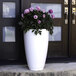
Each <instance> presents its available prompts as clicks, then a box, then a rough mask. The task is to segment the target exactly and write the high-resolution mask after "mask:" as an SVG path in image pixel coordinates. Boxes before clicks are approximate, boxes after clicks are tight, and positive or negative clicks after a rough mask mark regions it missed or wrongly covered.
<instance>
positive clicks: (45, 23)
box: [20, 9, 53, 35]
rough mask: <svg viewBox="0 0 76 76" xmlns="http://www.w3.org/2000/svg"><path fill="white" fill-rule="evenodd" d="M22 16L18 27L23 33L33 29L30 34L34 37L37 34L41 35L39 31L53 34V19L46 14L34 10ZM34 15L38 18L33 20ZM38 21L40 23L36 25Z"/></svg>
mask: <svg viewBox="0 0 76 76" xmlns="http://www.w3.org/2000/svg"><path fill="white" fill-rule="evenodd" d="M22 15H23V16H22V17H21V21H20V25H21V28H22V29H23V31H25V32H27V31H28V30H30V29H33V30H32V32H34V33H35V34H36V35H37V34H38V33H39V34H40V35H41V29H46V30H48V31H49V32H50V34H52V33H53V18H52V17H51V15H50V14H49V13H48V12H43V11H41V10H40V11H38V10H36V9H34V10H33V11H30V12H29V13H27V14H24V13H23V14H22ZM34 15H36V16H38V18H37V19H35V18H34ZM43 15H45V17H43ZM38 20H40V21H41V22H40V23H38Z"/></svg>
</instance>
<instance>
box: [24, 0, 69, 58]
mask: <svg viewBox="0 0 76 76" xmlns="http://www.w3.org/2000/svg"><path fill="white" fill-rule="evenodd" d="M27 3H28V4H27ZM23 5H24V6H23V9H25V8H29V7H36V6H40V7H41V8H42V9H45V10H46V11H48V9H53V11H54V14H55V19H54V34H53V35H52V36H50V35H49V36H50V38H49V47H48V57H47V58H52V57H53V58H54V57H56V58H57V57H68V21H67V20H66V21H65V19H68V5H65V4H64V0H24V1H23ZM65 10H66V11H65ZM65 14H66V15H65ZM64 16H65V17H64Z"/></svg>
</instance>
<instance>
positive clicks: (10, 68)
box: [0, 62, 76, 76]
mask: <svg viewBox="0 0 76 76" xmlns="http://www.w3.org/2000/svg"><path fill="white" fill-rule="evenodd" d="M6 73H7V75H5V74H6ZM10 73H11V74H12V73H14V74H15V75H10ZM18 73H20V74H21V75H18ZM25 73H26V74H27V73H28V74H27V75H25ZM29 73H32V74H33V75H29ZM36 73H37V74H40V73H41V74H42V73H45V74H47V73H49V74H50V75H34V74H36ZM0 76H76V63H74V62H71V63H50V64H46V65H45V68H44V70H42V71H30V70H29V69H28V67H27V65H3V66H0Z"/></svg>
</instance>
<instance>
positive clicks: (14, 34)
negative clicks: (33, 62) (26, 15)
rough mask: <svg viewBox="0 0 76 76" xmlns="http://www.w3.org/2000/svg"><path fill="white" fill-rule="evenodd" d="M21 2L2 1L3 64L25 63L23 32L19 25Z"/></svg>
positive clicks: (0, 56)
mask: <svg viewBox="0 0 76 76" xmlns="http://www.w3.org/2000/svg"><path fill="white" fill-rule="evenodd" d="M20 15H21V0H0V61H1V64H8V63H10V64H13V63H14V62H15V63H25V61H26V60H25V52H24V45H23V32H22V31H21V29H20V26H19V25H18V22H19V20H20Z"/></svg>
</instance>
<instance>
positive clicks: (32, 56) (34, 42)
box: [24, 29, 49, 71]
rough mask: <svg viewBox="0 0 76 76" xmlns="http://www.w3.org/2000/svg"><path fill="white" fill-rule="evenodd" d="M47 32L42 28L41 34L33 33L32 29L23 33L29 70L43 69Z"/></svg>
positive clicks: (46, 48) (46, 47)
mask: <svg viewBox="0 0 76 76" xmlns="http://www.w3.org/2000/svg"><path fill="white" fill-rule="evenodd" d="M48 39H49V32H48V31H47V30H46V29H42V34H41V35H39V34H37V35H35V34H34V33H33V32H32V30H29V31H28V32H27V33H26V34H25V33H24V44H25V52H26V58H27V63H28V67H29V69H30V70H34V71H37V70H43V68H44V66H45V61H46V56H47V50H48Z"/></svg>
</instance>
